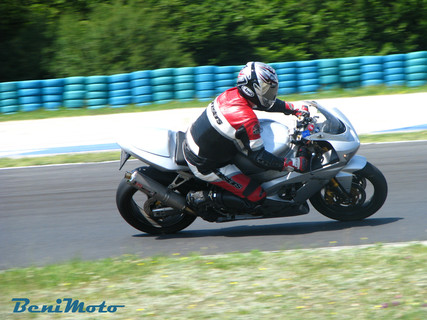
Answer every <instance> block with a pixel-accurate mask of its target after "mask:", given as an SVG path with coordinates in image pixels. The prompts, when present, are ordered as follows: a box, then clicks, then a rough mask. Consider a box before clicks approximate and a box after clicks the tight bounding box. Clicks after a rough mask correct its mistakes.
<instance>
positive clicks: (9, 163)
mask: <svg viewBox="0 0 427 320" xmlns="http://www.w3.org/2000/svg"><path fill="white" fill-rule="evenodd" d="M360 140H361V142H362V143H378V142H392V141H415V140H427V130H423V131H416V132H399V133H387V134H366V135H361V136H360ZM119 159H120V152H119V151H108V152H94V153H77V154H63V155H56V156H46V157H25V158H0V168H12V167H25V166H39V165H50V164H67V163H88V162H103V161H115V160H119Z"/></svg>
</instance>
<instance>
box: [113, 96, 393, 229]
mask: <svg viewBox="0 0 427 320" xmlns="http://www.w3.org/2000/svg"><path fill="white" fill-rule="evenodd" d="M304 104H306V105H309V106H310V114H307V115H304V116H300V117H298V120H297V121H296V126H295V128H294V129H293V132H292V133H290V130H289V128H288V126H286V125H285V124H283V123H281V122H280V121H276V120H272V119H262V118H261V119H260V126H261V137H262V139H263V141H264V145H265V148H266V150H267V151H269V152H271V153H273V154H275V155H277V156H280V157H287V158H289V157H295V156H299V155H301V154H300V153H301V152H304V155H305V156H306V157H307V158H308V159H309V160H308V162H309V164H308V169H307V170H306V171H304V172H302V173H301V172H296V171H292V172H287V171H283V172H278V171H273V170H264V169H261V168H259V167H257V166H256V165H255V164H253V163H252V162H251V161H250V160H248V159H247V158H246V157H245V156H244V155H243V154H240V153H239V154H237V155H236V157H235V159H234V163H235V164H236V165H237V166H238V167H239V168H240V169H241V170H242V172H244V173H245V174H247V175H248V176H250V177H251V178H253V179H255V180H256V181H258V182H259V183H260V184H261V186H262V187H263V189H264V190H265V191H266V193H267V198H266V199H265V200H264V201H263V203H262V205H261V207H260V208H259V210H256V212H251V213H247V212H239V210H238V209H231V208H217V207H214V206H212V208H210V216H209V219H205V220H208V221H210V222H230V221H237V220H246V219H267V218H277V217H289V216H297V215H303V214H307V213H308V212H309V210H310V209H309V205H308V202H307V201H310V203H311V204H312V206H313V207H314V208H315V209H316V210H317V211H318V212H319V213H321V214H322V215H324V216H326V217H328V218H330V219H334V220H339V221H356V220H363V219H365V218H367V217H369V216H371V215H373V214H374V213H375V212H377V211H378V210H379V209H380V208H381V207H382V205H383V204H384V202H385V200H386V198H387V182H386V179H385V177H384V175H383V174H382V173H381V171H380V170H378V169H377V168H376V167H375V166H374V165H372V164H371V163H369V162H368V161H367V159H366V158H365V157H363V156H360V155H356V153H357V151H358V149H359V146H360V141H359V138H358V135H357V133H356V131H355V130H354V127H353V126H352V125H351V123H350V121H349V120H348V119H347V118H346V117H345V115H344V114H343V113H341V112H340V111H339V110H338V109H336V108H334V109H328V108H325V107H323V106H321V105H320V104H319V103H317V102H315V101H307V102H304ZM141 136H145V137H149V138H148V139H138V140H134V141H131V140H129V139H128V140H125V141H121V142H119V145H120V147H121V149H122V153H121V160H120V170H121V169H122V168H123V166H124V164H125V163H126V161H127V160H128V159H129V158H130V157H131V156H133V157H134V158H136V159H139V160H140V161H142V162H143V163H144V164H145V165H143V166H141V167H138V168H136V169H134V170H133V171H131V172H126V174H125V177H124V178H123V179H122V181H121V182H120V184H119V186H118V189H117V193H116V204H117V208H118V210H119V212H120V214H121V216H122V217H123V218H124V219H125V220H126V222H127V223H129V224H130V225H131V226H132V227H134V228H136V229H138V230H140V231H143V232H146V233H149V234H153V235H157V234H170V233H176V232H178V231H181V230H183V229H185V228H186V227H188V226H189V225H190V224H191V223H193V221H194V220H195V219H196V218H197V217H199V216H201V217H202V218H205V217H204V215H203V213H202V212H196V211H195V210H193V209H192V208H190V207H189V206H188V204H187V202H186V195H187V193H188V192H189V191H198V190H212V189H213V188H215V187H214V186H213V185H211V184H209V183H207V182H204V181H201V180H199V179H197V178H196V177H195V176H194V175H193V174H192V172H191V171H190V170H189V168H188V166H187V163H186V161H185V159H184V156H183V151H182V145H183V142H184V140H185V133H184V132H182V131H174V130H170V129H161V128H148V129H146V132H145V133H144V134H141Z"/></svg>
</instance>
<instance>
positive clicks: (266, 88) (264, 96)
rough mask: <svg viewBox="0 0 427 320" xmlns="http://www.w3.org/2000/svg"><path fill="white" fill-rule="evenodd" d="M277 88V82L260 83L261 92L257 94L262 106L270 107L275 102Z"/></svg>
mask: <svg viewBox="0 0 427 320" xmlns="http://www.w3.org/2000/svg"><path fill="white" fill-rule="evenodd" d="M278 89H279V85H278V83H274V82H273V83H262V84H261V93H260V94H258V98H259V100H260V102H261V104H262V106H263V107H264V108H266V109H270V108H271V107H272V106H273V104H274V103H275V102H276V97H277V90H278Z"/></svg>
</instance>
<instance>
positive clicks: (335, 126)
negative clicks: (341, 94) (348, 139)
mask: <svg viewBox="0 0 427 320" xmlns="http://www.w3.org/2000/svg"><path fill="white" fill-rule="evenodd" d="M317 109H318V111H319V112H320V113H322V114H323V116H324V117H325V119H326V120H325V121H324V122H323V123H322V124H321V126H320V130H321V131H322V132H325V133H330V134H340V133H343V132H345V125H344V123H342V122H341V120H339V119H338V118H337V117H336V116H335V115H334V114H332V113H331V112H329V111H328V110H326V109H325V108H323V107H321V106H319V105H318V106H317Z"/></svg>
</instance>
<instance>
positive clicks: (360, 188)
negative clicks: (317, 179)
mask: <svg viewBox="0 0 427 320" xmlns="http://www.w3.org/2000/svg"><path fill="white" fill-rule="evenodd" d="M368 183H369V185H368ZM367 187H369V188H371V189H373V194H372V196H370V197H368V196H367V193H366V191H367ZM350 193H351V198H350V199H345V200H344V199H343V198H342V197H340V196H339V195H338V194H337V193H335V192H334V190H333V188H330V186H329V184H327V185H326V186H325V187H323V188H322V189H321V190H320V191H319V192H318V193H316V194H315V195H314V196H312V197H311V198H310V202H311V204H312V205H313V207H314V208H315V209H316V210H317V211H319V212H320V213H321V214H323V215H324V216H326V217H328V218H330V219H334V220H339V221H357V220H363V219H366V218H367V217H369V216H371V215H373V214H374V213H375V212H377V211H378V210H379V209H380V208H381V207H382V205H383V204H384V202H385V200H386V198H387V181H386V179H385V177H384V175H383V174H382V173H381V171H380V170H378V169H377V168H376V167H375V166H374V165H372V164H371V163H369V162H368V163H367V164H366V166H365V167H364V168H363V169H361V170H359V171H356V172H354V173H353V186H352V188H351V191H350Z"/></svg>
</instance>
